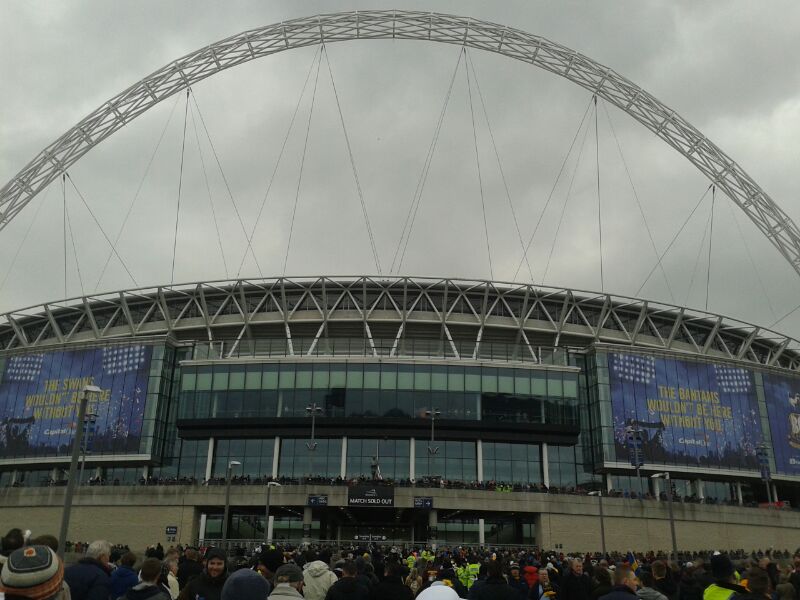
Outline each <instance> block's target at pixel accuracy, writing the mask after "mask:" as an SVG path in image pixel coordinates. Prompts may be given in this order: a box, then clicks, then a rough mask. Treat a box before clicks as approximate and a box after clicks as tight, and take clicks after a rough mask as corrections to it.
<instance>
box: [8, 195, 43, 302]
mask: <svg viewBox="0 0 800 600" xmlns="http://www.w3.org/2000/svg"><path fill="white" fill-rule="evenodd" d="M50 189H51V188H50V187H49V186H48V188H47V189H46V190H45V192H44V194H42V196H43V197H42V199H41V200H40V201H39V206H37V207H36V212H34V213H33V218H32V219H31V222H30V223H28V228H27V229H26V230H25V235H23V236H22V241H21V242H20V243H19V244H18V245H17V250H16V252H14V257H13V258H12V259H11V264H10V265H9V266H8V269H7V270H6V274H5V275H4V276H3V280H2V281H0V292H1V291H3V288H4V287H5V285H6V281H8V278H9V276H10V275H11V271H13V270H14V266H15V265H16V264H17V259H18V258H19V255H20V254H21V253H22V249H23V247H24V246H25V242H26V241H27V240H28V236H29V235H30V233H31V229H33V225H34V223H35V222H36V219H37V218H38V217H39V212H41V210H42V206H44V204H45V201H46V200H47V196H48V194H49V193H50Z"/></svg>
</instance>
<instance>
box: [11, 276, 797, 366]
mask: <svg viewBox="0 0 800 600" xmlns="http://www.w3.org/2000/svg"><path fill="white" fill-rule="evenodd" d="M153 336H157V337H164V336H166V337H169V338H170V339H172V340H175V341H178V342H180V340H182V339H186V340H197V339H206V340H208V342H209V345H210V346H211V347H212V348H214V352H215V355H216V356H219V357H233V356H273V357H276V356H295V357H316V356H336V355H339V356H353V355H360V356H366V357H372V358H376V359H377V358H401V357H404V358H409V357H412V358H413V357H425V358H447V359H466V360H493V361H496V360H506V361H513V362H528V363H531V362H532V363H538V362H545V363H546V362H557V360H558V359H557V358H556V356H557V355H559V354H560V355H561V356H563V349H564V348H587V347H589V346H593V345H598V344H600V345H603V344H607V345H611V346H614V347H616V348H619V347H628V348H642V349H647V350H648V351H650V352H652V351H653V350H661V351H664V352H670V353H682V354H689V355H695V356H698V355H699V356H704V357H707V358H708V359H709V360H714V359H721V360H726V361H730V360H733V361H740V362H743V363H748V364H751V365H759V366H761V367H775V368H780V369H787V370H791V371H796V372H800V342H798V341H797V340H795V339H793V338H790V337H788V336H785V335H782V334H779V333H776V332H774V331H770V330H768V329H763V328H760V327H757V326H755V325H751V324H749V323H745V322H742V321H737V320H735V319H730V318H728V317H724V316H721V315H717V314H713V313H707V312H702V311H695V310H690V309H687V308H683V307H679V306H673V305H669V304H663V303H658V302H650V301H644V300H638V299H635V298H629V297H624V296H615V295H611V294H597V293H592V292H584V291H577V290H572V289H567V288H553V287H544V286H534V285H521V284H515V283H502V282H494V281H476V280H461V279H435V278H420V277H415V278H409V277H392V278H387V277H368V276H360V277H335V278H334V277H314V278H301V279H297V278H276V279H238V280H231V281H216V282H200V283H192V284H180V285H178V284H176V285H170V286H164V287H157V288H139V289H131V290H122V291H118V292H112V293H107V294H98V295H93V296H83V297H80V298H75V299H72V300H67V301H64V302H60V303H58V304H44V305H38V306H32V307H29V308H27V309H22V310H18V311H13V312H9V313H5V314H0V357H2V356H3V355H4V354H7V353H12V354H13V353H17V352H21V351H22V352H25V351H28V352H39V351H42V350H44V349H46V348H53V347H58V346H63V345H66V344H69V345H71V346H72V345H76V344H80V343H87V344H92V345H94V344H96V343H97V342H101V343H115V342H117V341H120V340H129V339H131V338H149V337H153Z"/></svg>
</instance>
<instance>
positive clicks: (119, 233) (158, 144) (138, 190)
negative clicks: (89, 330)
mask: <svg viewBox="0 0 800 600" xmlns="http://www.w3.org/2000/svg"><path fill="white" fill-rule="evenodd" d="M179 102H180V96H176V98H175V102H173V103H172V108H171V109H170V111H169V116H168V117H167V121H166V123H164V127H163V129H162V130H161V135H160V136H159V137H158V142H156V146H155V148H154V149H153V154H152V155H151V156H150V161H149V162H148V163H147V167H145V170H144V173H143V174H142V178H141V179H140V180H139V186H138V187H137V188H136V193H135V194H134V195H133V198H132V199H131V202H130V204H129V205H128V211H127V212H126V213H125V218H124V219H122V225H120V227H119V231H117V235H116V237H115V238H114V244H115V245H116V244H119V240H120V239H121V238H122V232H123V231H125V226H126V225H127V224H128V219H129V218H130V216H131V213H132V212H133V207H134V205H135V204H136V200H138V199H139V194H140V193H141V191H142V187H143V186H144V182H145V179H147V176H148V175H149V174H150V168H151V167H152V166H153V162H154V161H155V158H156V154H157V153H158V149H159V148H160V147H161V142H162V141H163V140H164V135H165V134H166V133H167V128H168V127H169V124H170V122H171V121H172V115H173V114H175V109H176V108H177V107H178V103H179ZM113 255H114V253H113V252H111V251H109V252H108V254H107V255H106V261H105V263H104V264H103V268H102V269H101V270H100V276H99V277H98V278H97V283H96V284H95V286H94V291H95V292H96V291H97V290H98V289H99V288H100V283H101V282H102V281H103V276H104V275H105V273H106V269H107V268H108V263H109V262H110V261H111V257H112V256H113Z"/></svg>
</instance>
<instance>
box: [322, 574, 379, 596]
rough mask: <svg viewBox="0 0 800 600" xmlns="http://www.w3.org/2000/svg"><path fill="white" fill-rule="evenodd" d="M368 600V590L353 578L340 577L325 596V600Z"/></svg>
mask: <svg viewBox="0 0 800 600" xmlns="http://www.w3.org/2000/svg"><path fill="white" fill-rule="evenodd" d="M368 598H369V590H368V589H367V588H366V587H364V586H363V585H362V584H361V582H360V581H359V580H358V579H356V578H355V577H342V578H341V579H340V580H339V581H337V582H336V583H334V584H333V585H332V586H331V587H330V589H328V593H327V594H326V595H325V600H367V599H368Z"/></svg>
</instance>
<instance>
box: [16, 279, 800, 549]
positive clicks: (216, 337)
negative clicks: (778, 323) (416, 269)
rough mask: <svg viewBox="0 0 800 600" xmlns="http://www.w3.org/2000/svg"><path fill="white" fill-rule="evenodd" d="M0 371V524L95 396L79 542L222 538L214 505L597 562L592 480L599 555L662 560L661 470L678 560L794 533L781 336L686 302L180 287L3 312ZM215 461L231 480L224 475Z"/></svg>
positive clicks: (454, 286) (373, 534)
mask: <svg viewBox="0 0 800 600" xmlns="http://www.w3.org/2000/svg"><path fill="white" fill-rule="evenodd" d="M0 374H2V380H0V522H8V523H9V525H10V524H13V523H14V522H19V520H22V519H24V520H26V522H27V521H30V520H31V517H32V516H33V518H34V520H35V522H36V523H38V524H40V526H41V528H43V529H46V530H48V531H56V530H57V526H58V522H59V519H60V515H61V505H62V504H63V494H64V489H65V488H64V486H63V482H64V479H65V469H66V468H67V466H68V462H69V456H70V453H71V450H72V442H73V439H74V434H75V428H76V420H77V419H76V412H77V402H78V400H77V399H78V397H79V394H80V391H81V390H82V389H83V387H84V386H86V385H96V386H98V387H100V388H101V390H102V392H101V393H100V394H99V395H95V396H93V397H92V398H91V400H90V403H89V410H88V412H89V414H90V416H89V417H87V419H86V420H85V425H84V428H85V431H87V432H88V436H87V451H86V452H85V460H84V463H85V467H84V470H83V481H84V482H86V481H87V480H89V479H90V478H91V479H92V480H93V481H94V482H96V485H83V486H81V487H80V488H79V490H78V492H77V495H76V499H75V509H74V521H73V530H72V531H73V533H72V534H71V536H70V537H71V538H73V539H79V538H91V537H99V536H106V537H114V538H115V541H120V542H128V543H131V544H134V545H137V544H138V545H144V544H147V543H154V542H155V541H162V542H171V541H182V542H188V541H195V540H198V539H214V538H219V537H220V536H221V534H222V520H223V519H222V515H223V512H224V504H225V493H226V491H227V492H229V493H230V507H231V508H230V521H229V531H228V537H229V538H231V539H239V540H244V539H248V540H254V539H255V540H257V539H264V538H265V537H271V538H273V539H288V540H301V539H315V540H316V539H322V540H342V541H352V540H356V539H360V540H364V539H376V540H383V539H386V540H393V541H406V542H411V541H413V542H415V543H422V542H425V541H435V542H438V543H440V544H445V543H447V544H476V543H485V544H517V543H525V544H539V545H543V546H550V547H552V546H553V545H557V544H558V545H561V546H562V547H563V548H565V549H571V550H596V549H599V548H600V538H599V536H600V531H599V527H598V510H599V508H600V507H599V499H598V498H597V496H588V495H586V492H588V491H590V490H595V491H597V490H600V491H602V493H603V495H604V496H605V497H604V498H603V500H602V501H603V507H604V509H605V519H606V521H607V524H606V531H607V538H608V546H609V549H614V548H616V549H619V550H625V549H627V548H630V547H636V548H664V549H666V548H669V547H670V535H669V524H668V511H667V502H666V501H665V492H666V489H667V488H666V486H665V482H664V479H663V478H660V479H659V478H652V477H651V475H653V474H656V473H664V472H669V474H670V477H671V480H670V481H671V485H672V486H673V491H674V493H675V495H676V498H678V497H680V501H679V502H676V503H675V505H674V510H675V518H676V520H677V535H678V538H679V539H678V545H679V547H681V548H687V549H693V548H697V549H700V548H707V547H709V546H718V547H728V548H734V547H736V548H738V547H747V548H749V547H751V546H769V545H774V546H776V547H784V546H786V547H789V546H792V548H793V547H794V546H796V540H797V539H798V535H799V534H800V513H797V512H794V511H793V510H791V507H792V506H800V344H798V343H797V342H796V341H795V340H793V339H791V338H788V337H785V336H782V335H781V334H778V333H775V332H771V331H768V330H765V329H762V328H759V327H756V326H753V325H749V324H746V323H742V322H739V321H736V320H733V319H728V318H726V317H723V316H719V315H714V314H710V313H704V312H699V311H692V310H689V309H686V308H681V307H676V306H670V305H666V304H661V303H654V302H647V301H643V300H637V299H632V298H624V297H618V296H612V295H608V294H593V293H589V292H577V291H573V290H568V289H560V288H547V287H541V286H531V285H520V284H510V283H509V284H506V283H498V282H489V281H465V280H452V279H428V278H394V277H392V278H386V277H382V278H378V277H336V278H328V277H318V278H303V279H287V278H278V279H260V280H238V281H228V282H207V283H198V284H192V285H175V286H167V287H161V288H151V289H137V290H127V291H119V292H115V293H112V294H104V295H97V296H90V297H83V298H79V299H74V300H70V301H64V302H59V303H54V304H46V305H42V306H37V307H31V308H28V309H24V310H20V311H14V312H11V313H7V314H5V315H3V316H2V318H0ZM633 449H635V451H634V450H633ZM635 456H639V457H640V460H639V461H636V460H634V461H631V460H629V459H630V458H631V457H635ZM632 462H634V463H635V462H641V463H643V464H642V465H641V467H640V470H639V476H637V473H636V470H635V469H634V467H633V466H632ZM229 467H230V469H231V472H232V474H233V475H234V476H235V477H237V478H241V481H237V483H247V485H233V486H231V488H230V490H228V489H227V486H225V485H223V484H220V481H219V480H220V479H224V478H225V477H226V471H227V470H228V468H229ZM765 478H767V479H768V481H766V482H765V481H764V479H765ZM101 480H102V482H103V485H100V484H99V481H101ZM268 480H272V481H274V482H279V483H280V485H274V484H272V485H267V484H266V483H267V481H268ZM143 482H149V485H144V484H143ZM203 482H206V484H205V485H204V484H203ZM631 495H635V496H641V495H645V496H650V497H651V498H650V497H648V498H646V499H641V498H636V499H632V498H629V497H627V496H631ZM659 498H660V500H659ZM267 506H269V509H268V510H269V515H270V518H269V519H267V518H266V513H267ZM121 536H122V537H124V539H119V538H120V537H121Z"/></svg>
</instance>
